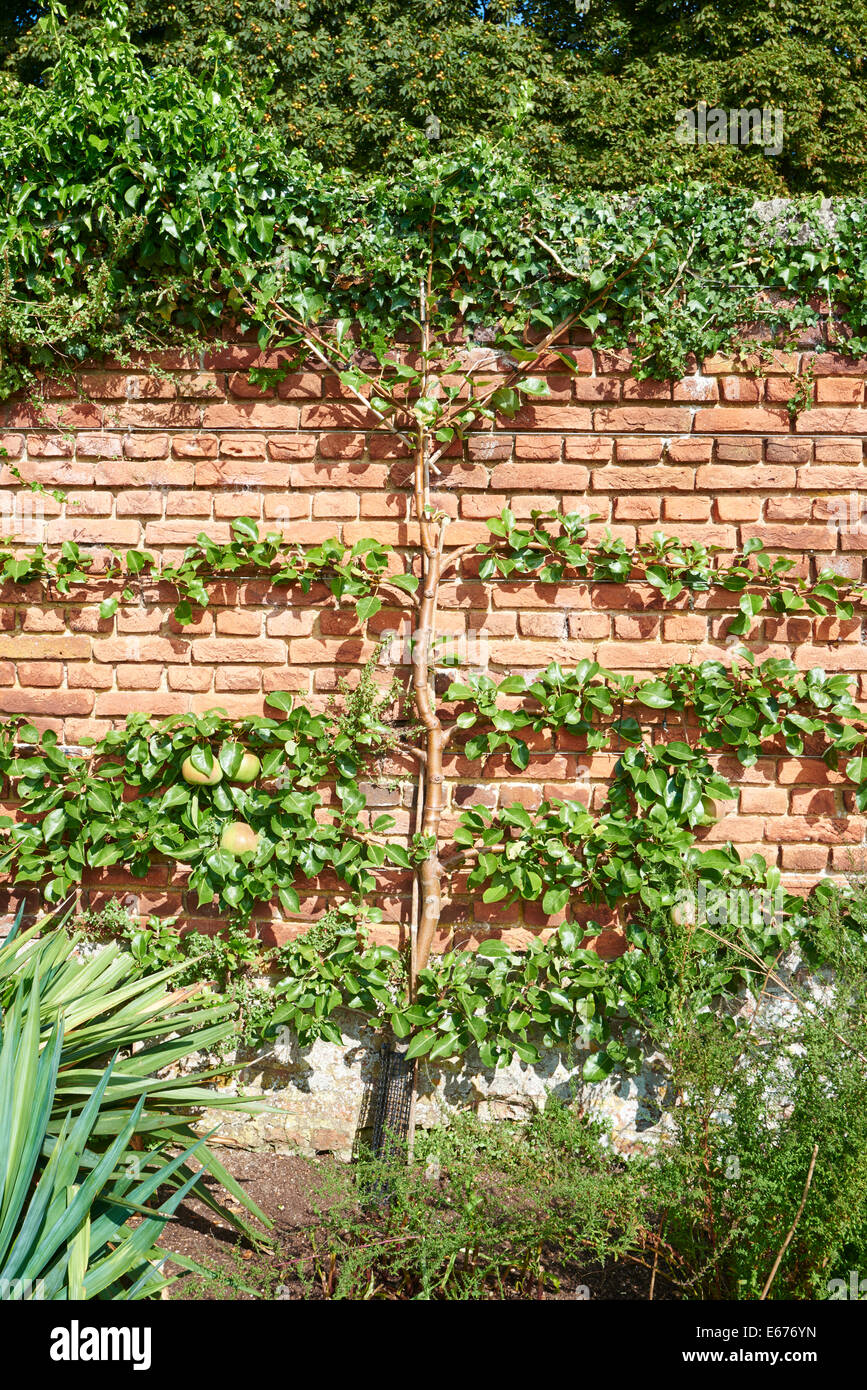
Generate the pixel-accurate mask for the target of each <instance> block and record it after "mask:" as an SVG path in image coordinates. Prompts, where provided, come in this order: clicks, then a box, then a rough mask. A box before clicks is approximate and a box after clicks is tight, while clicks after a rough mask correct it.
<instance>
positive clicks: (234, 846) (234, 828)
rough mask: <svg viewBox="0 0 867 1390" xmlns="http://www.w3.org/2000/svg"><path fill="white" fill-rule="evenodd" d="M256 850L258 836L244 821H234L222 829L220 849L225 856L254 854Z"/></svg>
mask: <svg viewBox="0 0 867 1390" xmlns="http://www.w3.org/2000/svg"><path fill="white" fill-rule="evenodd" d="M258 848H259V836H258V835H257V834H256V832H255V830H254V829H253V827H252V825H248V824H247V822H246V821H244V820H235V821H232V822H231V824H230V825H227V826H225V827H224V828H223V833H222V835H221V836H220V849H224V850H225V851H226V853H227V854H255V852H256V850H257V849H258Z"/></svg>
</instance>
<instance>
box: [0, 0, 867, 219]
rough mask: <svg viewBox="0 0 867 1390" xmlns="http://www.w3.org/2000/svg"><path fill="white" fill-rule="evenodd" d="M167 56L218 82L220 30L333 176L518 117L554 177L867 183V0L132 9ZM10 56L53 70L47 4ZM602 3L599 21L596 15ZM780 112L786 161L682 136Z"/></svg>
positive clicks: (273, 109) (282, 118) (141, 29)
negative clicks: (680, 132) (45, 24)
mask: <svg viewBox="0 0 867 1390" xmlns="http://www.w3.org/2000/svg"><path fill="white" fill-rule="evenodd" d="M124 8H125V10H126V11H127V12H128V15H129V22H130V24H131V26H132V28H133V32H134V38H135V42H136V43H137V45H139V46H140V48H141V50H142V52H143V54H144V56H145V59H146V61H147V63H148V66H153V65H155V64H157V63H160V62H168V63H170V64H171V65H173V66H177V65H179V66H182V67H189V68H190V69H191V70H193V71H195V72H198V73H199V74H200V75H204V74H205V73H206V72H207V71H208V70H209V63H210V60H209V59H208V58H207V56H206V52H205V50H206V47H207V42H208V39H209V38H210V37H211V35H212V34H213V33H214V31H215V30H216V29H218V28H221V29H223V30H225V32H226V33H227V34H228V35H229V36H230V37H231V39H232V40H233V42H234V45H235V48H234V54H233V60H232V61H233V63H234V65H235V66H236V67H237V69H238V71H239V72H240V73H241V75H242V76H243V78H244V79H245V82H246V83H247V85H248V86H249V87H250V88H251V89H253V88H256V87H259V86H260V85H262V84H264V83H270V84H271V91H270V95H269V96H268V99H267V113H268V118H269V120H270V122H271V123H272V124H273V125H274V128H275V129H276V130H278V131H279V132H280V135H281V138H283V139H286V140H288V142H289V143H290V145H292V146H293V147H296V148H300V149H303V150H305V151H306V152H307V153H308V154H309V155H310V156H311V157H312V158H313V159H316V160H318V161H321V162H322V163H323V164H324V165H325V166H326V167H329V168H335V167H341V166H348V167H351V168H353V169H354V170H356V171H361V172H365V173H372V172H374V171H376V172H378V171H380V170H387V171H388V172H390V173H394V172H396V171H406V170H407V169H409V168H410V167H411V165H412V163H413V162H414V161H415V160H416V159H417V158H418V157H419V156H420V155H424V154H425V153H426V152H427V149H428V135H429V133H430V129H431V127H430V118H431V117H436V119H437V121H438V122H439V142H440V145H441V147H443V148H447V149H450V150H454V149H455V148H457V147H459V146H460V145H461V144H462V143H463V142H465V141H466V140H467V139H468V138H472V137H475V136H485V137H495V136H496V135H497V134H498V132H499V129H500V127H501V126H502V124H503V122H504V120H507V119H508V116H509V112H510V109H517V108H521V107H524V106H526V102H527V98H528V96H529V97H530V100H531V101H532V108H531V109H530V110H528V111H527V113H526V116H525V119H524V121H523V122H522V123H521V125H520V128H519V129H518V131H517V132H516V134H515V137H514V144H515V147H516V149H517V150H518V151H519V152H520V155H521V158H522V160H523V161H524V162H526V164H527V165H528V167H529V168H530V169H531V170H532V171H533V172H534V173H535V174H542V175H544V176H545V177H547V178H551V179H553V180H554V181H559V182H563V183H567V184H569V185H571V186H573V187H584V188H587V187H590V188H603V189H630V188H634V187H636V186H638V185H640V184H643V183H646V182H654V181H656V182H661V183H664V184H668V183H669V182H670V180H671V179H672V178H677V177H682V178H690V177H691V178H701V179H703V180H706V181H709V182H712V183H714V184H716V185H718V186H720V187H723V188H749V189H752V190H756V191H760V192H763V193H764V194H766V195H767V194H772V195H781V194H785V193H786V192H790V193H791V192H806V191H816V190H823V191H824V192H825V193H827V194H839V193H845V192H860V191H862V190H863V188H864V183H865V169H867V162H865V161H867V154H865V150H867V141H865V135H867V102H865V93H864V79H863V71H862V68H863V59H864V52H865V46H867V6H865V4H864V0H857V3H854V4H851V3H845V0H816V3H814V4H811V5H804V4H803V3H802V0H776V3H774V4H769V5H763V6H756V5H753V4H751V3H747V0H727V3H718V4H713V5H708V4H700V3H698V2H697V0H665V3H659V0H590V3H589V4H587V5H584V4H583V3H580V2H579V3H576V0H501V3H498V2H497V0H494V2H493V3H490V4H486V3H482V2H481V0H378V2H377V3H370V0H364V2H363V3H362V0H309V3H303V0H300V2H299V0H177V3H176V4H168V5H167V4H163V3H159V4H156V5H154V4H153V3H151V0H131V3H130V4H129V5H128V6H125V7H124ZM6 9H7V17H6V19H5V20H4V21H3V22H2V27H0V50H5V54H6V63H7V67H8V68H9V69H10V70H11V71H12V72H13V73H15V75H16V76H17V77H18V78H20V79H21V80H23V81H24V82H32V81H35V80H39V79H40V77H41V75H42V74H43V72H44V68H45V65H46V63H48V62H50V60H51V54H50V44H49V41H47V40H46V37H45V35H44V34H42V33H40V32H39V31H38V29H35V28H34V27H33V24H34V20H35V18H36V16H37V15H38V14H39V13H44V12H45V10H46V9H47V6H45V5H37V4H29V3H28V4H22V3H17V4H10V5H9V6H7V7H6ZM68 9H69V11H70V14H71V18H70V23H71V27H72V30H73V32H75V33H78V34H81V33H87V32H90V31H92V29H93V27H94V25H95V23H96V22H97V17H98V13H99V4H98V0H70V3H69V5H68ZM585 10H586V13H584V12H583V11H585ZM702 99H703V100H705V101H707V102H708V104H709V105H710V106H711V107H714V106H718V107H722V108H725V109H730V108H753V107H769V108H779V109H780V110H781V111H782V112H783V114H784V120H785V141H784V148H783V151H782V153H781V154H780V155H779V156H766V155H765V154H764V153H763V151H762V149H760V148H757V147H751V148H749V149H743V148H736V147H732V146H728V145H716V146H714V145H704V146H700V147H696V148H688V147H684V146H679V145H678V144H677V143H676V142H675V139H674V132H675V128H676V120H677V111H678V108H681V107H684V106H686V107H694V106H695V105H696V104H697V103H698V102H699V101H700V100H702Z"/></svg>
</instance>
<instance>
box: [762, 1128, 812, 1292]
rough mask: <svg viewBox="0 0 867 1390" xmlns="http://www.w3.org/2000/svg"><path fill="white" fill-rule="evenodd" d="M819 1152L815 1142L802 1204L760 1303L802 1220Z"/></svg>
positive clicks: (768, 1278)
mask: <svg viewBox="0 0 867 1390" xmlns="http://www.w3.org/2000/svg"><path fill="white" fill-rule="evenodd" d="M818 1153H819V1145H818V1144H814V1145H813V1156H812V1158H811V1159H810V1167H809V1170H808V1172H807V1181H806V1182H805V1183H804V1191H803V1193H802V1195H801V1205H800V1206H799V1207H798V1210H797V1211H796V1213H795V1219H794V1221H793V1222H792V1224H791V1226H790V1227H789V1234H788V1235H787V1236H786V1239H785V1240H784V1241H783V1243H782V1245H781V1246H780V1251H779V1254H778V1255H777V1258H776V1259H775V1260H774V1267H773V1269H772V1270H771V1272H770V1274H769V1275H768V1277H767V1280H766V1281H765V1287H764V1288H763V1289H762V1291H761V1293H760V1294H759V1302H760V1303H761V1302H763V1300H764V1299H766V1298H767V1296H768V1292H769V1290H770V1287H771V1285H772V1284H773V1282H774V1279H775V1278H776V1274H777V1270H778V1269H779V1267H780V1261H781V1260H782V1258H783V1256H784V1255H785V1253H786V1251H787V1250H788V1248H789V1245H790V1243H791V1240H792V1236H793V1235H794V1234H795V1230H796V1228H797V1225H798V1222H799V1221H800V1219H801V1217H802V1216H803V1214H804V1207H805V1206H806V1205H807V1193H808V1192H809V1191H810V1183H811V1182H812V1181H813V1170H814V1168H815V1167H816V1157H817V1155H818Z"/></svg>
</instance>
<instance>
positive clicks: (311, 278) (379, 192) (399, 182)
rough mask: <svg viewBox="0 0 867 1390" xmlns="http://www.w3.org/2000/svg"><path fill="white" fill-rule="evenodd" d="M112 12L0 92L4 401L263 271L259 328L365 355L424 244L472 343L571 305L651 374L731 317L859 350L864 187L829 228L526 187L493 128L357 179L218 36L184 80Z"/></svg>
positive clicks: (176, 319)
mask: <svg viewBox="0 0 867 1390" xmlns="http://www.w3.org/2000/svg"><path fill="white" fill-rule="evenodd" d="M125 23H126V7H125V6H120V7H118V6H117V5H116V4H115V5H111V4H110V5H108V6H107V8H106V17H105V18H104V20H103V22H102V23H101V24H100V25H98V26H91V27H90V28H88V29H87V30H86V32H85V34H84V37H83V38H78V37H76V31H75V28H74V27H73V28H72V30H70V28H67V27H65V26H63V25H62V24H61V23H59V22H58V20H57V18H56V17H54V18H49V19H47V20H43V21H42V28H41V29H40V31H39V32H40V34H41V35H42V38H41V40H40V42H41V43H43V45H44V47H45V52H46V54H47V53H48V52H49V49H50V52H51V54H52V55H53V57H52V63H53V66H52V67H51V68H50V69H47V70H46V71H45V73H44V74H43V76H44V80H43V81H42V83H41V84H40V85H33V86H27V87H24V88H23V89H20V90H17V91H12V92H11V93H9V92H7V94H6V97H5V99H4V100H3V102H2V104H0V165H2V169H3V174H4V178H3V180H2V190H3V191H2V194H0V199H2V209H3V219H2V225H3V231H2V233H0V248H2V251H3V254H4V257H5V261H6V266H7V272H6V277H5V279H4V282H3V284H2V286H0V350H2V356H3V366H2V369H0V389H2V392H3V394H8V393H9V392H10V391H12V390H15V389H17V388H18V387H20V386H21V385H22V384H26V383H27V381H28V380H29V381H31V382H32V380H33V370H34V368H40V367H41V368H51V369H57V368H58V367H60V368H64V367H65V368H71V367H74V366H75V365H76V364H77V363H79V362H80V361H81V360H82V359H83V358H85V357H90V356H96V355H99V354H105V353H115V354H118V353H122V352H125V351H130V350H132V349H152V348H158V347H160V346H161V345H165V344H166V343H168V342H173V341H175V342H176V341H178V340H180V339H183V337H184V335H187V337H190V336H192V337H194V338H196V339H198V340H200V339H201V337H202V336H203V335H207V334H213V333H215V332H218V331H219V330H220V327H221V325H223V324H224V323H225V319H226V315H227V313H228V314H230V315H234V316H235V317H236V318H238V319H239V320H240V321H241V326H242V327H245V326H246V327H251V326H255V315H254V314H252V313H251V309H250V300H251V299H252V297H253V296H252V293H251V290H252V287H254V286H255V288H256V290H257V293H258V303H257V306H256V307H257V309H258V311H259V312H261V313H262V314H264V316H265V319H266V321H269V319H270V315H269V299H270V298H271V296H270V295H269V286H273V288H274V291H275V293H274V296H273V298H275V299H276V298H277V297H278V295H279V299H280V302H281V303H282V304H283V305H287V304H288V305H289V306H291V308H292V311H293V312H294V314H295V315H296V316H297V318H298V319H299V320H302V321H304V322H305V323H307V324H316V323H319V324H322V323H324V322H326V321H330V322H332V323H333V322H334V321H335V320H336V321H338V322H344V323H346V324H348V323H350V322H352V323H354V324H355V325H356V328H355V331H356V332H357V333H358V334H359V337H358V343H359V345H364V346H366V347H368V348H372V349H373V351H374V353H375V354H376V355H377V357H378V358H379V360H380V361H382V360H383V355H384V354H385V353H386V352H387V351H388V350H389V347H390V346H391V345H392V344H393V343H394V342H395V340H396V339H398V338H400V336H401V334H403V335H404V336H405V333H406V330H407V327H409V328H411V327H412V321H413V315H412V312H411V306H412V305H413V304H415V303H416V302H417V298H418V289H419V280H420V277H421V275H422V274H423V273H425V274H426V273H427V272H426V270H425V268H426V267H427V266H428V265H429V264H430V263H431V262H430V256H429V252H430V249H431V247H433V250H434V256H433V261H432V264H433V273H432V279H431V283H430V285H429V287H428V296H427V298H428V308H429V311H430V313H431V314H432V315H434V316H435V317H436V318H437V321H438V325H439V327H440V329H444V328H448V326H449V325H450V324H451V325H453V326H454V327H455V328H456V329H459V330H462V331H465V332H468V333H470V334H472V333H475V334H477V335H478V333H479V332H482V334H483V338H482V340H483V341H486V342H491V341H492V338H499V339H500V341H501V343H502V342H506V343H508V340H509V336H510V335H518V334H520V333H522V332H523V331H524V329H525V328H526V327H527V325H528V324H529V325H530V327H531V328H535V329H537V330H539V331H541V332H545V331H548V330H549V329H550V328H551V327H552V326H553V325H554V324H556V323H558V322H561V321H563V320H565V319H567V318H568V317H569V316H574V318H575V320H576V321H577V322H578V323H579V324H581V325H583V326H584V327H585V328H587V329H588V330H589V331H590V332H592V333H593V334H594V335H595V337H596V340H597V342H598V344H599V346H601V347H623V346H626V345H629V346H630V347H631V348H632V350H633V356H634V358H635V359H636V362H637V364H638V365H637V371H638V373H639V374H643V375H655V376H659V377H667V376H678V375H681V374H683V372H684V371H685V370H686V369H687V364H688V362H689V354H690V353H691V352H692V353H695V354H696V355H697V356H698V357H700V356H701V355H702V354H707V353H713V352H717V351H720V350H722V349H727V348H731V346H732V345H733V343H734V342H736V341H737V340H738V338H739V337H740V338H743V336H744V332H745V330H748V334H749V341H750V343H751V345H752V346H755V338H756V336H758V337H759V338H760V339H763V340H764V341H765V342H768V343H773V344H776V345H778V346H786V345H790V344H791V343H793V342H797V341H798V340H799V338H800V337H802V336H803V334H804V331H805V330H806V331H807V332H808V333H812V335H813V336H812V339H811V341H812V342H814V343H816V344H817V345H818V346H819V347H820V348H821V347H822V346H823V345H824V346H828V347H834V348H840V347H843V348H844V350H848V351H850V352H852V353H854V354H858V353H861V352H864V351H865V343H867V340H865V339H864V337H863V335H862V332H861V325H862V324H863V323H864V322H865V321H867V312H865V307H864V302H865V275H864V268H863V265H862V250H861V246H862V242H863V238H862V236H861V228H862V224H863V218H864V204H863V201H862V200H861V199H849V200H845V199H842V200H839V202H838V203H837V204H836V205H835V209H834V215H833V217H830V218H829V217H828V216H827V210H825V211H823V210H822V209H821V207H820V205H819V202H818V200H816V199H809V198H806V199H801V200H799V201H797V202H796V203H791V204H788V205H784V207H783V210H782V212H780V211H779V210H778V211H777V212H773V210H771V211H770V212H769V209H768V206H767V205H765V206H764V207H763V206H762V205H761V204H756V202H755V200H754V198H753V196H752V195H751V194H749V193H746V192H729V193H725V194H720V193H718V192H714V191H713V190H712V189H710V188H709V187H708V186H707V185H701V184H683V185H681V186H679V187H677V188H675V189H674V190H671V189H669V188H660V187H657V188H646V189H644V190H642V191H640V192H638V193H636V194H633V195H626V194H605V193H593V192H581V193H572V192H569V191H566V190H564V189H563V188H560V187H558V186H557V185H555V184H546V183H544V182H541V181H540V180H539V179H538V177H537V176H536V175H535V174H534V172H533V169H532V164H531V163H528V162H527V160H526V157H525V156H526V152H525V151H524V150H522V148H521V146H520V141H519V139H518V135H517V133H516V129H515V128H514V127H509V126H506V127H504V128H503V130H502V131H501V136H500V139H499V140H498V141H496V142H493V143H492V142H490V141H488V140H486V139H482V138H478V139H476V140H474V141H473V142H472V143H470V144H464V145H463V146H462V147H461V148H460V149H456V150H455V151H454V152H452V153H449V152H448V150H437V151H436V152H434V153H431V152H430V150H428V151H427V153H426V154H425V156H424V158H420V159H418V160H417V162H416V164H415V166H414V168H413V170H412V172H411V173H406V174H404V175H402V176H400V177H392V176H391V175H384V174H371V175H369V176H368V177H366V178H364V179H359V178H358V177H356V176H355V175H354V174H352V173H351V171H349V170H346V169H323V167H322V165H320V164H318V163H316V162H314V161H313V160H312V159H311V158H310V157H309V155H308V154H307V153H306V152H305V151H304V150H303V149H297V150H295V151H294V152H292V153H291V154H289V155H287V153H286V147H285V139H284V135H283V134H282V133H281V132H279V131H278V130H277V129H276V122H275V121H274V120H273V119H271V120H269V116H270V114H271V110H270V107H269V105H268V103H267V101H266V102H265V103H264V104H263V102H262V101H261V100H260V99H258V98H255V97H253V96H250V95H249V94H248V93H247V92H246V91H245V90H244V88H243V85H242V83H241V79H240V78H239V75H238V72H237V71H236V66H235V63H236V54H235V53H234V52H232V51H231V50H230V49H229V48H228V46H227V41H226V40H225V38H221V37H220V36H219V35H218V36H217V37H216V38H215V39H214V40H213V41H212V42H210V44H209V45H208V46H207V47H206V49H205V50H203V55H200V57H202V61H203V62H204V70H202V66H201V64H200V65H199V66H200V75H199V76H198V77H195V76H192V75H191V74H190V73H189V72H188V71H187V70H185V69H183V68H180V67H173V66H152V67H150V68H149V69H148V68H147V67H146V66H145V64H144V63H143V61H142V57H141V54H140V53H139V52H138V51H137V49H136V47H135V45H134V44H133V43H132V42H131V41H130V38H129V36H128V34H127V32H126V31H125V28H124V26H125ZM78 27H79V29H80V25H79V26H78ZM205 60H206V62H205ZM769 219H770V220H769ZM757 323H758V324H759V325H760V327H759V330H758V334H757V333H756V324H757ZM270 327H271V331H270V332H269V333H268V334H267V335H266V341H267V342H268V343H269V344H271V345H272V346H273V345H275V343H277V342H279V333H280V327H281V326H280V324H279V323H276V322H271V324H270ZM485 335H486V336H485ZM263 345H264V344H263Z"/></svg>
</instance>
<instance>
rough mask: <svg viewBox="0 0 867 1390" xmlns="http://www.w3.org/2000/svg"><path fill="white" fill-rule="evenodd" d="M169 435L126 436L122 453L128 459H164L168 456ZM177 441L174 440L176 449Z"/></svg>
mask: <svg viewBox="0 0 867 1390" xmlns="http://www.w3.org/2000/svg"><path fill="white" fill-rule="evenodd" d="M169 443H170V439H169V435H167V434H128V435H125V436H124V440H123V452H124V457H125V458H128V459H165V458H168V456H169ZM177 446H178V440H175V448H176V449H177Z"/></svg>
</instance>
